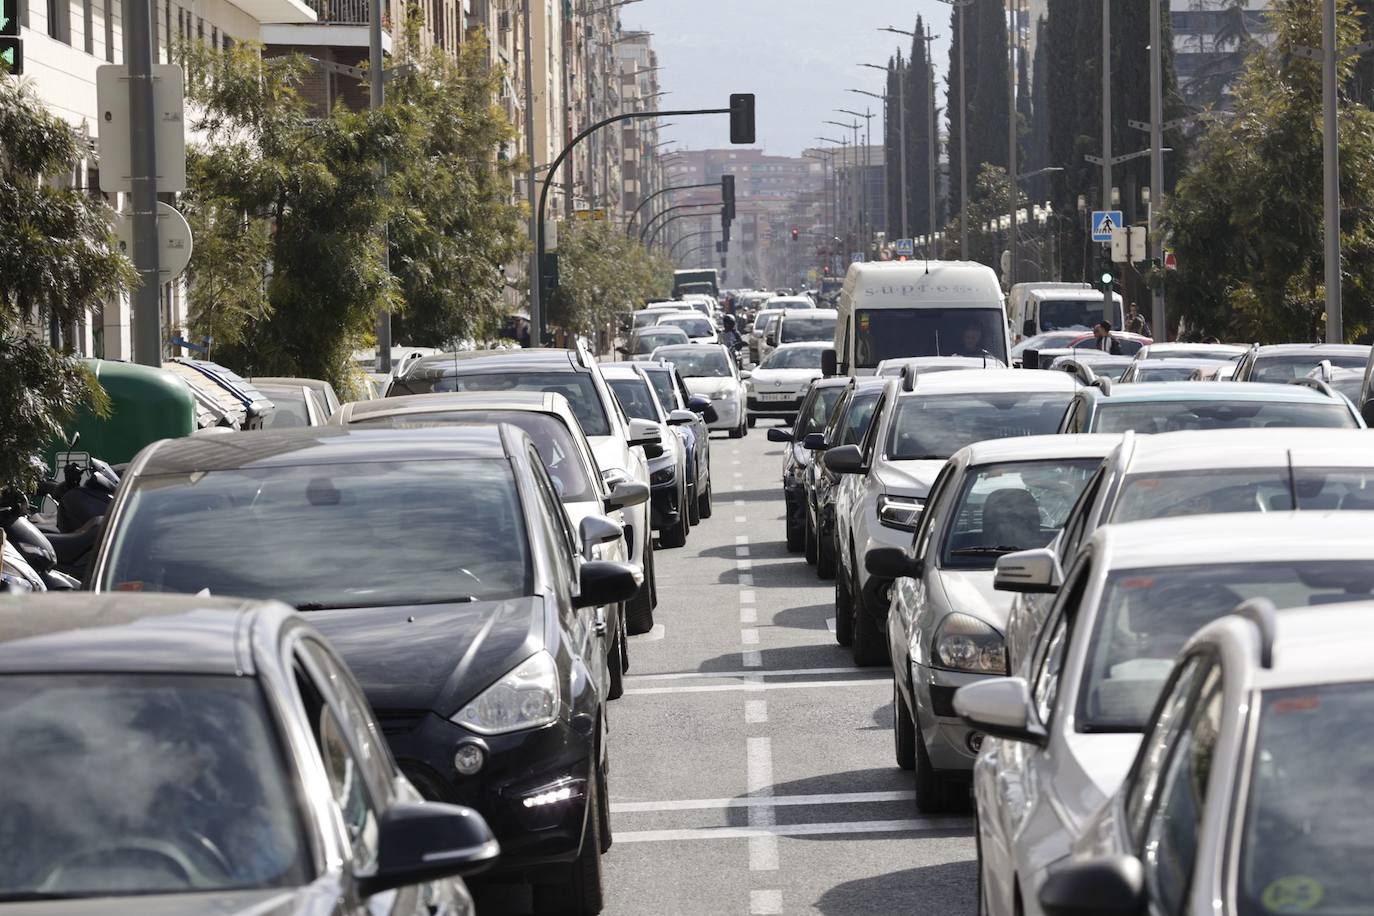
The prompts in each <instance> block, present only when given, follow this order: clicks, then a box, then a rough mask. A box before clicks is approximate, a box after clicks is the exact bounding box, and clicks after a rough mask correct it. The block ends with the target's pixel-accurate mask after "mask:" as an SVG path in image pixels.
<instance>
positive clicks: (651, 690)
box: [625, 650, 892, 696]
mask: <svg viewBox="0 0 1374 916" xmlns="http://www.w3.org/2000/svg"><path fill="white" fill-rule="evenodd" d="M757 654H758V652H757V651H756V650H748V651H745V652H741V653H740V655H741V656H743V657H744V663H745V664H746V665H748V664H749V661H750V656H751V655H757ZM762 662H763V660H762V659H759V662H758V664H762ZM891 684H892V679H891V678H888V679H886V680H881V681H874V680H867V681H794V682H792V683H788V684H711V685H710V686H706V687H637V688H634V689H631V690H626V691H625V695H626V696H630V695H631V694H633V695H635V696H650V695H654V694H658V695H662V694H671V693H724V692H727V691H731V690H820V689H822V688H825V687H878V686H891Z"/></svg>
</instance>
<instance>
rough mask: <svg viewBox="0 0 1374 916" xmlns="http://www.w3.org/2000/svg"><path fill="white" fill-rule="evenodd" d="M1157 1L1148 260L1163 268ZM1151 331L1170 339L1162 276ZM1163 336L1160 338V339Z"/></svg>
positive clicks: (1156, 9)
mask: <svg viewBox="0 0 1374 916" xmlns="http://www.w3.org/2000/svg"><path fill="white" fill-rule="evenodd" d="M1160 16H1161V10H1160V4H1159V0H1150V229H1149V232H1150V256H1151V257H1152V258H1154V263H1155V264H1157V265H1159V266H1158V268H1156V269H1157V270H1160V271H1162V270H1163V267H1164V239H1163V237H1162V236H1161V235H1160V232H1159V221H1158V219H1157V218H1156V217H1155V214H1156V213H1158V212H1159V211H1160V209H1162V207H1163V204H1164V64H1163V61H1164V49H1163V47H1162V44H1163V41H1164V38H1163V35H1162V33H1163V31H1164V29H1163V26H1162V25H1161V23H1160ZM1150 298H1151V308H1150V321H1151V327H1150V329H1151V331H1152V332H1153V333H1154V336H1156V337H1159V339H1160V340H1168V339H1169V328H1168V325H1167V324H1166V323H1165V317H1164V281H1163V277H1162V273H1161V275H1160V276H1157V277H1156V282H1155V284H1154V288H1153V289H1152V290H1151V291H1150ZM1161 334H1162V335H1164V336H1163V337H1160V336H1159V335H1161Z"/></svg>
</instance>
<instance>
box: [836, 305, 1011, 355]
mask: <svg viewBox="0 0 1374 916" xmlns="http://www.w3.org/2000/svg"><path fill="white" fill-rule="evenodd" d="M854 327H855V334H854V365H855V368H856V369H873V368H875V367H876V366H877V365H878V363H880V362H882V361H883V360H885V359H900V358H901V357H905V356H983V355H987V356H995V357H996V358H997V359H999V360H1001V361H1002V362H1004V363H1005V362H1006V361H1007V349H1006V337H1005V334H1006V317H1005V316H1004V315H1003V313H1002V310H1001V309H997V308H983V309H970V308H915V309H858V310H856V311H855V312H854Z"/></svg>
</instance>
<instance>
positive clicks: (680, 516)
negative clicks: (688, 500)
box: [658, 503, 692, 547]
mask: <svg viewBox="0 0 1374 916" xmlns="http://www.w3.org/2000/svg"><path fill="white" fill-rule="evenodd" d="M691 528H692V525H691V523H690V522H689V521H687V507H686V506H684V505H681V504H680V503H679V504H678V513H677V524H675V525H673V526H672V527H671V528H665V529H664V530H663V532H662V533H661V534H660V535H659V536H658V542H659V543H660V544H662V545H663V546H664V547H685V546H686V545H687V532H688V531H690V530H691Z"/></svg>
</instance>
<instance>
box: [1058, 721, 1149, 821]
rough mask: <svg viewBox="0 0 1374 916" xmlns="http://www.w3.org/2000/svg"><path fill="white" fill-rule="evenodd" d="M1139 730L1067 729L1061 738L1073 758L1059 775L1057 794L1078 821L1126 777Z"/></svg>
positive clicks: (1114, 789) (1137, 748) (1090, 813)
mask: <svg viewBox="0 0 1374 916" xmlns="http://www.w3.org/2000/svg"><path fill="white" fill-rule="evenodd" d="M1140 740H1141V736H1140V735H1139V734H1130V733H1115V732H1094V733H1080V732H1068V733H1067V734H1065V735H1064V742H1065V743H1066V744H1067V745H1068V746H1069V757H1070V759H1071V760H1072V761H1073V766H1072V767H1071V768H1066V769H1065V770H1064V772H1063V775H1062V776H1061V777H1060V779H1061V780H1062V781H1063V783H1064V784H1063V785H1061V787H1060V792H1059V797H1060V798H1061V799H1062V800H1063V801H1064V803H1065V805H1066V806H1068V808H1069V809H1070V813H1071V814H1072V815H1073V816H1074V818H1075V819H1076V820H1077V821H1078V823H1079V824H1082V823H1084V822H1085V821H1087V819H1088V818H1089V817H1091V816H1092V815H1093V814H1095V813H1096V812H1097V811H1098V809H1100V808H1101V807H1102V804H1103V802H1105V801H1106V800H1107V798H1108V797H1109V796H1111V795H1112V793H1114V792H1115V791H1116V790H1117V789H1119V788H1120V787H1121V782H1122V780H1124V779H1125V778H1126V773H1127V772H1128V771H1129V770H1130V769H1131V762H1132V761H1134V760H1135V755H1136V751H1137V750H1139V748H1140Z"/></svg>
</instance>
